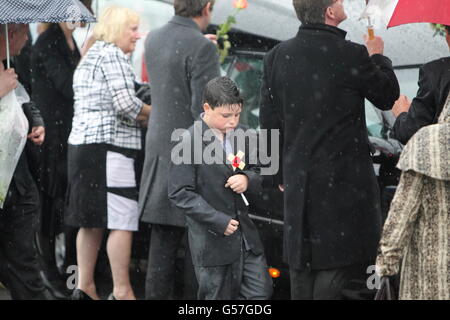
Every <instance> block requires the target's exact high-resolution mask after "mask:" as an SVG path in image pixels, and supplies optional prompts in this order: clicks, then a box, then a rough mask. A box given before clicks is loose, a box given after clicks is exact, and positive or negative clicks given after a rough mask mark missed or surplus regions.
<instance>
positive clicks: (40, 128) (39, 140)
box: [22, 102, 45, 146]
mask: <svg viewBox="0 0 450 320" xmlns="http://www.w3.org/2000/svg"><path fill="white" fill-rule="evenodd" d="M22 109H23V112H24V113H25V116H26V117H27V119H28V122H29V123H30V127H31V132H30V133H29V134H28V139H30V140H31V141H32V142H33V143H34V144H36V145H38V146H40V145H42V144H43V143H44V139H45V126H44V119H42V116H41V113H40V111H39V109H38V108H37V107H36V105H35V104H34V102H28V103H24V104H23V105H22Z"/></svg>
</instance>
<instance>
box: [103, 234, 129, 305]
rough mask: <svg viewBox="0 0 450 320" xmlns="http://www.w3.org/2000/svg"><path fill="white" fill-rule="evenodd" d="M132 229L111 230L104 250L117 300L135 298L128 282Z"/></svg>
mask: <svg viewBox="0 0 450 320" xmlns="http://www.w3.org/2000/svg"><path fill="white" fill-rule="evenodd" d="M132 239H133V233H132V231H124V230H111V232H110V233H109V237H108V243H107V246H106V250H107V252H108V258H109V263H110V264H111V271H112V276H113V283H114V289H113V295H114V298H116V299H117V300H136V297H135V296H134V292H133V289H132V288H131V283H130V273H129V269H130V259H131V243H132Z"/></svg>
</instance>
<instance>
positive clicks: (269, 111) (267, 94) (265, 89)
mask: <svg viewBox="0 0 450 320" xmlns="http://www.w3.org/2000/svg"><path fill="white" fill-rule="evenodd" d="M274 55H275V51H272V52H271V53H269V54H267V55H266V57H265V58H264V74H263V78H262V85H261V99H260V100H261V102H260V109H259V123H260V127H261V129H264V130H267V141H266V145H267V152H268V153H267V154H271V152H272V150H271V141H272V138H271V130H279V132H280V136H279V141H276V142H275V143H278V145H279V149H278V150H279V155H278V157H279V170H278V173H277V174H276V175H275V177H274V178H275V184H278V185H282V184H283V159H282V156H283V122H282V119H281V114H280V110H278V109H277V106H276V105H275V102H274V100H273V92H272V90H273V88H271V87H270V85H269V78H270V75H269V73H270V70H271V68H272V59H273V56H274ZM260 145H261V144H260ZM271 158H272V159H273V158H274V157H271Z"/></svg>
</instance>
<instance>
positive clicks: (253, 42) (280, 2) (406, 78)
mask: <svg viewBox="0 0 450 320" xmlns="http://www.w3.org/2000/svg"><path fill="white" fill-rule="evenodd" d="M172 3H173V1H171V0H145V1H144V0H140V1H133V2H129V1H124V0H104V1H101V2H100V1H95V0H94V2H93V7H94V8H97V10H98V11H101V9H102V8H103V7H106V6H109V5H112V4H118V5H121V6H126V7H130V8H132V9H135V10H136V11H138V12H139V13H140V14H141V16H142V21H141V25H143V26H141V27H142V29H144V30H143V31H144V33H145V32H146V31H148V30H149V29H154V28H156V27H158V26H160V25H162V24H164V23H165V22H167V21H168V20H169V19H170V18H171V17H172V15H173V7H172ZM345 6H346V11H347V15H348V16H349V19H347V21H345V22H344V23H343V24H342V25H340V27H341V28H342V29H344V30H346V31H348V36H347V39H350V40H352V41H355V42H360V43H361V42H362V36H363V34H364V33H365V32H366V28H365V22H364V21H358V18H359V15H360V13H361V12H362V10H363V8H364V1H358V0H353V1H351V0H349V1H347V2H346V5H345ZM233 11H234V8H233V7H232V2H231V1H216V3H215V6H214V11H213V20H212V24H211V26H210V28H209V30H208V31H209V33H215V30H216V29H217V26H218V25H219V24H221V23H223V22H224V21H225V20H226V18H227V16H228V15H230V14H231V13H232V12H233ZM236 19H237V23H236V25H234V28H233V29H232V30H231V31H230V33H229V40H230V42H231V44H232V47H231V49H230V52H229V55H228V57H227V58H226V59H225V60H224V62H223V64H222V73H223V75H227V76H229V77H230V78H232V79H233V80H234V81H235V82H236V83H237V84H238V86H239V88H240V89H241V92H242V94H243V96H244V100H245V107H244V110H243V112H242V114H241V122H242V123H243V124H245V125H247V126H248V127H250V128H254V129H258V127H259V119H258V118H259V99H260V97H259V93H260V92H259V91H260V86H261V77H262V73H263V61H262V59H263V57H264V55H265V53H266V52H267V51H268V50H270V49H271V48H273V47H274V46H275V45H277V44H278V43H279V42H280V41H283V40H286V39H289V38H291V37H293V36H295V34H296V32H297V29H298V27H299V25H300V22H299V21H298V19H297V17H296V15H295V12H294V8H293V6H292V0H252V1H249V4H248V8H247V9H245V10H242V11H241V12H239V14H238V15H237V17H236ZM376 33H377V34H379V35H381V36H382V37H383V39H384V41H385V54H386V55H387V56H388V57H390V58H391V60H392V61H393V64H394V69H395V72H396V75H397V77H398V79H399V82H400V87H401V92H402V93H403V94H406V95H407V96H409V97H410V98H412V97H414V96H415V93H416V91H417V87H418V86H417V79H418V68H419V67H420V66H421V65H422V64H424V63H425V62H428V61H430V60H433V59H436V58H438V57H441V56H444V55H446V54H447V53H448V49H447V48H446V45H445V43H444V41H443V40H441V39H437V38H433V31H432V30H431V28H429V26H428V25H427V24H415V25H407V26H400V27H396V28H393V29H391V30H376ZM83 38H85V33H83V32H82V33H81V34H80V35H79V39H83ZM417 39H421V41H420V42H419V41H417ZM142 58H143V41H141V42H140V44H138V46H137V49H136V51H135V53H134V54H133V64H134V66H135V70H136V73H137V74H138V76H140V77H142V78H141V79H142V80H146V79H145V72H142V70H144V69H145V68H144V63H143V59H142ZM394 121H395V119H394V117H393V115H392V113H391V112H390V111H380V110H378V109H377V108H375V107H374V106H373V105H372V104H371V103H370V102H368V101H366V125H367V132H368V136H369V140H370V143H371V149H372V158H373V162H374V170H375V172H376V174H377V177H378V182H379V185H380V190H381V195H380V197H381V198H382V209H383V215H384V217H385V216H386V214H387V211H388V209H389V204H390V201H391V199H392V196H393V194H394V192H395V186H396V185H397V183H398V179H399V171H398V170H397V169H396V168H395V165H396V163H397V161H398V157H399V154H400V152H401V150H402V147H403V146H402V145H401V144H400V143H399V142H398V141H396V140H395V139H392V138H391V136H390V132H391V128H392V125H393V122H394ZM251 214H252V218H253V220H254V222H255V223H256V225H257V226H258V228H259V230H260V234H261V238H262V240H263V243H264V246H265V251H266V255H267V261H268V264H269V267H270V268H271V269H270V272H271V275H272V277H273V280H274V296H273V298H274V299H288V298H289V295H290V294H289V271H288V266H287V265H286V264H285V263H283V261H282V250H283V246H282V243H283V194H282V192H281V191H280V190H279V189H278V188H277V186H276V185H274V183H273V181H271V177H266V181H265V186H264V195H263V199H262V201H261V202H260V203H259V204H258V205H257V206H251ZM149 232H150V231H149V229H148V226H147V225H146V224H142V225H141V228H140V231H139V232H138V233H137V234H136V235H135V238H134V244H133V248H134V250H133V256H134V258H135V262H136V261H137V262H139V261H145V259H146V258H147V252H148V242H149V240H148V239H149ZM59 243H62V242H61V241H59ZM57 248H59V251H57V254H58V257H59V259H57V260H58V261H61V260H63V259H64V254H63V253H64V252H63V250H64V246H57ZM62 271H63V270H62ZM142 271H144V270H142ZM367 277H369V274H368V275H367ZM361 281H363V283H361ZM364 289H366V284H365V281H364V279H359V282H358V283H356V284H355V288H354V290H349V291H347V298H348V299H363V298H366V299H367V298H371V297H372V294H373V292H371V291H367V290H366V291H365V290H364Z"/></svg>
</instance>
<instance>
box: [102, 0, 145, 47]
mask: <svg viewBox="0 0 450 320" xmlns="http://www.w3.org/2000/svg"><path fill="white" fill-rule="evenodd" d="M132 23H139V15H138V13H137V12H135V11H133V10H131V9H128V8H123V7H117V6H113V7H109V8H106V9H105V11H103V13H102V15H101V16H100V18H99V19H98V23H97V24H96V26H95V27H94V37H95V39H96V40H101V41H105V42H109V43H116V42H117V41H118V40H119V39H120V37H122V35H123V33H124V31H125V29H126V27H127V26H128V25H130V24H132Z"/></svg>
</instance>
